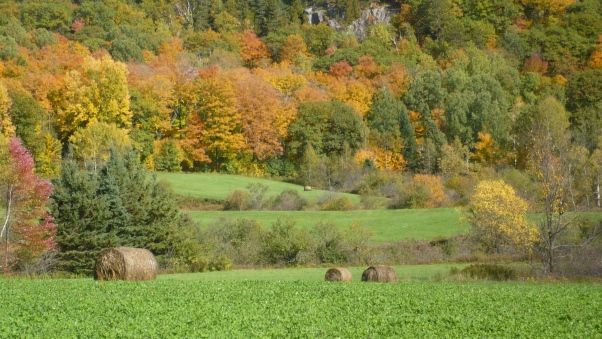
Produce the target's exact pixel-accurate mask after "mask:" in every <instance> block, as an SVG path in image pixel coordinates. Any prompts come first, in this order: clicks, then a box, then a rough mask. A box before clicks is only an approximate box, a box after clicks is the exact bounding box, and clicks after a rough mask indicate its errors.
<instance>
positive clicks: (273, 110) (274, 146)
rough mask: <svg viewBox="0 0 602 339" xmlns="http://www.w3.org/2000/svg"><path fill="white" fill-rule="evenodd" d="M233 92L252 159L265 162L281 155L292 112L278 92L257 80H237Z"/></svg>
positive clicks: (253, 77) (256, 78)
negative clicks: (234, 92)
mask: <svg viewBox="0 0 602 339" xmlns="http://www.w3.org/2000/svg"><path fill="white" fill-rule="evenodd" d="M235 90H236V100H237V103H238V111H239V112H240V114H241V117H242V125H243V135H244V137H245V140H246V143H247V145H248V146H249V148H250V149H251V151H252V152H253V156H254V157H255V158H256V159H258V160H265V159H269V158H272V157H275V156H278V155H281V154H282V151H283V140H284V137H285V136H286V131H287V128H288V125H289V124H290V122H291V121H292V118H293V113H294V111H293V110H292V109H291V108H290V107H287V106H285V105H284V104H283V103H282V102H281V100H280V98H279V93H278V91H276V90H275V89H274V88H273V87H272V86H270V85H269V84H268V83H266V82H264V81H262V80H261V79H260V78H258V77H255V76H250V77H247V78H245V79H242V80H240V81H238V82H237V83H236V85H235Z"/></svg>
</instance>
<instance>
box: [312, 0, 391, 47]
mask: <svg viewBox="0 0 602 339" xmlns="http://www.w3.org/2000/svg"><path fill="white" fill-rule="evenodd" d="M392 15H393V11H392V10H391V9H390V8H389V7H388V6H371V7H370V8H368V9H365V10H363V11H362V14H361V15H360V17H359V18H358V19H357V20H355V21H353V22H352V23H351V24H350V25H349V26H346V27H345V26H343V25H341V24H340V23H339V22H338V21H337V20H336V19H333V18H329V17H328V10H325V9H318V8H315V7H309V8H306V9H305V17H306V18H307V23H309V24H312V25H317V24H320V23H323V22H325V23H326V24H328V26H330V27H332V28H334V29H336V30H347V31H349V32H351V33H353V34H355V36H357V38H358V39H360V40H361V39H364V38H365V37H366V35H367V34H368V27H370V25H373V24H376V23H389V21H391V17H392Z"/></svg>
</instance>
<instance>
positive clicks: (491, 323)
mask: <svg viewBox="0 0 602 339" xmlns="http://www.w3.org/2000/svg"><path fill="white" fill-rule="evenodd" d="M0 300H2V308H1V309H0V337H2V338H73V337H77V338H97V337H108V338H124V337H127V338H130V337H135V338H158V337H161V338H173V337H177V338H191V337H194V338H197V337H199V338H200V337H203V338H204V337H207V338H256V337H261V338H290V337H295V338H320V337H328V338H336V337H339V338H416V337H418V338H440V337H446V338H447V337H454V338H456V337H458V338H460V337H461V338H467V337H469V338H523V337H524V338H542V337H543V338H565V337H571V338H597V337H599V336H600V333H601V332H602V318H601V317H600V314H602V287H601V285H599V284H584V283H581V284H573V283H554V284H544V283H520V282H507V283H495V282H428V281H427V282H402V283H397V284H378V283H361V282H351V283H330V282H324V281H259V280H250V281H241V280H225V281H207V280H201V279H199V280H197V279H191V280H184V279H182V280H167V279H165V280H163V279H161V280H157V281H151V282H104V283H97V282H95V281H93V280H91V279H76V280H18V279H8V280H0Z"/></svg>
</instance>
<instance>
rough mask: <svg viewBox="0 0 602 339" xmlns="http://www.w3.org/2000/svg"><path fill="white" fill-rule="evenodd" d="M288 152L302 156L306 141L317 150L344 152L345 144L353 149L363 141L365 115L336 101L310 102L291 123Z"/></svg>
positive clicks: (301, 108) (331, 153) (333, 152)
mask: <svg viewBox="0 0 602 339" xmlns="http://www.w3.org/2000/svg"><path fill="white" fill-rule="evenodd" d="M289 137H290V142H289V144H288V145H289V154H291V155H292V156H293V157H300V156H301V155H302V152H303V150H304V149H305V147H306V146H307V145H311V146H312V148H313V149H314V150H315V151H316V153H317V154H325V155H336V154H339V155H340V154H342V153H343V151H344V150H345V145H347V147H349V148H350V149H351V151H352V152H355V151H356V150H358V149H359V148H360V147H361V146H362V144H363V142H364V127H363V123H362V119H361V118H360V117H359V115H358V114H357V113H355V111H353V109H351V108H350V107H348V106H346V105H344V104H342V103H340V102H337V101H330V102H308V103H304V104H302V105H301V107H300V108H299V116H298V118H297V120H296V121H295V122H293V123H292V124H291V125H290V127H289Z"/></svg>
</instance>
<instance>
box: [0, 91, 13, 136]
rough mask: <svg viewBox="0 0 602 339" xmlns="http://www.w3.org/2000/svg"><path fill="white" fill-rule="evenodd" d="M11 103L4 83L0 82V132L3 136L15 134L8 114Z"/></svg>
mask: <svg viewBox="0 0 602 339" xmlns="http://www.w3.org/2000/svg"><path fill="white" fill-rule="evenodd" d="M11 105H12V102H11V100H10V97H9V96H8V91H7V90H6V87H5V86H4V84H3V83H1V82H0V134H2V135H4V136H5V137H13V136H15V126H14V125H13V123H12V120H11V119H10V115H9V110H10V106H11Z"/></svg>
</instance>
